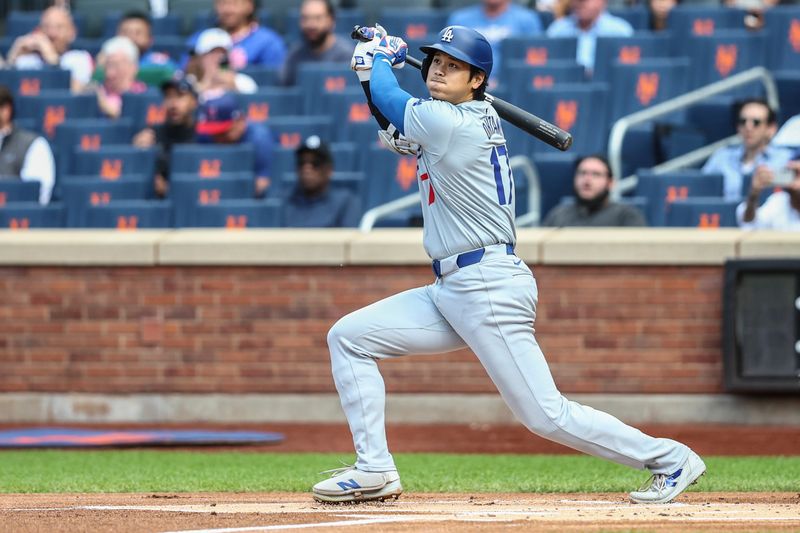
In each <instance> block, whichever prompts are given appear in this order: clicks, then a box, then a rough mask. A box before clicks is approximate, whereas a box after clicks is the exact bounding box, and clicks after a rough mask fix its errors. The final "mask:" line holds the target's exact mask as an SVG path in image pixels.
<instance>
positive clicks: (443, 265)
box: [432, 243, 514, 278]
mask: <svg viewBox="0 0 800 533" xmlns="http://www.w3.org/2000/svg"><path fill="white" fill-rule="evenodd" d="M500 255H514V245H513V244H505V243H503V244H493V245H492V246H487V247H485V248H478V249H476V250H470V251H469V252H464V253H463V254H457V255H451V256H450V257H445V258H444V259H434V260H433V265H432V266H433V273H434V274H436V277H437V278H441V277H443V276H446V275H448V274H450V273H452V272H455V271H456V270H458V269H459V268H464V267H467V266H470V265H474V264H476V263H480V262H481V261H483V259H484V258H489V257H494V256H500Z"/></svg>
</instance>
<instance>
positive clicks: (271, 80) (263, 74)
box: [239, 65, 281, 89]
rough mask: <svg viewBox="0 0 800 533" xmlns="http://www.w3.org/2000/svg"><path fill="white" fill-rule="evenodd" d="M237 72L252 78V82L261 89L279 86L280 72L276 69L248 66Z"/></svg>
mask: <svg viewBox="0 0 800 533" xmlns="http://www.w3.org/2000/svg"><path fill="white" fill-rule="evenodd" d="M239 72H241V73H242V74H247V75H248V76H250V77H251V78H253V81H254V82H256V84H257V85H258V86H259V87H260V88H262V89H263V88H264V87H275V86H280V84H281V72H280V70H278V69H274V68H268V67H264V66H262V65H248V66H246V67H245V68H243V69H242V70H240V71H239Z"/></svg>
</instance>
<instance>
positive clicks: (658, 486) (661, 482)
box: [639, 474, 669, 494]
mask: <svg viewBox="0 0 800 533" xmlns="http://www.w3.org/2000/svg"><path fill="white" fill-rule="evenodd" d="M667 477H669V476H667V474H653V475H652V476H650V479H648V480H647V483H645V484H644V485H642V486H641V487H639V490H640V491H644V490H656V491H658V493H659V494H661V492H663V490H664V489H665V488H667Z"/></svg>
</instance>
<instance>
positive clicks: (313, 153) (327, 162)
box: [283, 135, 361, 228]
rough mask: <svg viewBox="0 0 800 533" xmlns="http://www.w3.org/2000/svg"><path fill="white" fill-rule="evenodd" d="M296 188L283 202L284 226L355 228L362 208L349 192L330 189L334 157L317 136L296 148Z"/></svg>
mask: <svg viewBox="0 0 800 533" xmlns="http://www.w3.org/2000/svg"><path fill="white" fill-rule="evenodd" d="M296 157H297V186H296V187H295V189H294V191H292V193H291V195H290V196H289V197H288V198H287V199H286V202H285V203H284V211H283V219H284V220H283V225H284V226H286V227H292V228H354V227H356V226H357V225H358V220H359V217H360V215H361V207H360V205H359V202H358V199H357V198H356V197H355V195H353V194H352V193H351V192H349V191H346V190H337V189H332V188H331V187H330V182H331V175H332V174H333V156H332V155H331V151H330V149H329V148H328V145H327V144H325V143H324V142H322V141H321V140H320V138H319V137H317V136H316V135H312V136H311V137H309V138H308V139H306V140H305V141H304V142H303V144H301V145H300V146H299V147H298V148H297V152H296Z"/></svg>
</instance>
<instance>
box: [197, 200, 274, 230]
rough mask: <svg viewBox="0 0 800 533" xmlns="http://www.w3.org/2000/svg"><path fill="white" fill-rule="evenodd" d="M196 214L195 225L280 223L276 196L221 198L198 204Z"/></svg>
mask: <svg viewBox="0 0 800 533" xmlns="http://www.w3.org/2000/svg"><path fill="white" fill-rule="evenodd" d="M196 214H197V224H196V226H197V227H204V228H227V229H244V228H277V227H279V226H280V225H281V201H280V200H278V199H276V198H267V199H264V200H256V199H247V200H244V199H242V200H221V201H220V202H219V203H216V204H206V205H200V206H198V207H197V208H196Z"/></svg>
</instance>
